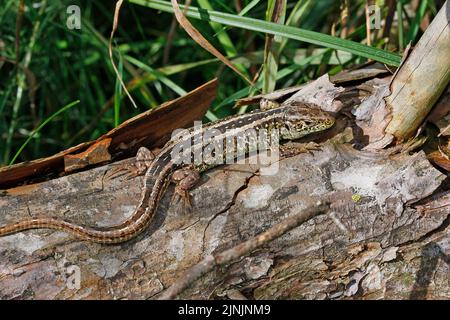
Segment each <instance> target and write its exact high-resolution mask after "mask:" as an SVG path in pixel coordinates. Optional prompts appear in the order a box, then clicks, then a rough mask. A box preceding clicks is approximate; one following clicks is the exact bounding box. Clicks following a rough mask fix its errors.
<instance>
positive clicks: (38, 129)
mask: <svg viewBox="0 0 450 320" xmlns="http://www.w3.org/2000/svg"><path fill="white" fill-rule="evenodd" d="M78 103H80V100H76V101H73V102H71V103H69V104H68V105H66V106H64V107H62V108H61V109H59V110H58V111H56V112H55V113H54V114H52V115H51V116H50V117H48V118H47V119H45V120H44V122H42V123H41V124H40V125H39V126H38V127H37V128H36V129H35V130H33V131H32V132H31V134H30V136H29V137H28V138H27V140H25V142H24V143H23V144H22V145H21V146H20V148H19V150H18V151H17V152H16V154H15V155H14V157H13V158H12V160H11V161H10V162H9V165H10V166H11V165H12V164H14V162H15V161H16V159H17V157H18V156H19V155H20V153H21V152H22V150H23V149H24V148H25V147H26V145H27V144H28V142H30V140H31V139H32V138H33V137H34V135H35V134H36V133H38V132H39V131H40V130H41V129H42V128H43V127H44V126H45V125H46V124H47V123H49V122H50V121H52V119H53V118H54V117H56V116H57V115H59V114H60V113H63V112H64V111H66V110H67V109H69V108H71V107H73V106H74V105H76V104H78Z"/></svg>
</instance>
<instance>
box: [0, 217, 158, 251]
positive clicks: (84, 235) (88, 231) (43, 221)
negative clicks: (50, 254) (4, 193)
mask: <svg viewBox="0 0 450 320" xmlns="http://www.w3.org/2000/svg"><path fill="white" fill-rule="evenodd" d="M143 218H144V219H138V220H137V221H134V223H131V224H121V225H119V226H115V227H112V228H109V229H107V230H101V229H94V228H88V227H84V226H80V225H77V224H74V223H71V222H68V221H65V220H60V219H54V218H33V219H26V220H23V221H19V222H16V223H12V224H9V225H6V226H2V227H0V237H2V236H6V235H10V234H14V233H17V232H20V231H25V230H30V229H53V230H62V231H65V232H69V233H71V234H73V235H75V236H77V237H78V238H80V239H82V240H88V241H92V242H97V243H104V244H108V243H111V244H112V243H120V242H124V241H127V240H129V239H131V238H132V237H134V236H136V235H137V234H138V233H140V232H142V231H143V230H144V229H145V228H146V227H147V225H148V223H149V222H150V220H151V215H147V216H145V217H143Z"/></svg>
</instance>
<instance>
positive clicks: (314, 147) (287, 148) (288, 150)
mask: <svg viewBox="0 0 450 320" xmlns="http://www.w3.org/2000/svg"><path fill="white" fill-rule="evenodd" d="M320 150H322V148H321V146H320V144H318V143H315V142H308V143H306V144H305V143H302V144H295V145H282V146H280V155H281V156H282V157H292V156H295V155H297V154H300V153H309V154H313V151H320Z"/></svg>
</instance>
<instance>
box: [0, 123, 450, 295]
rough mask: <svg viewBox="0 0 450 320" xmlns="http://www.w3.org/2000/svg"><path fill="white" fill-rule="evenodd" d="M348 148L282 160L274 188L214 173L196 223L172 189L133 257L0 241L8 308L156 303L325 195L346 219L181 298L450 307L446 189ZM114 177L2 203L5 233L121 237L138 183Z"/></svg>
mask: <svg viewBox="0 0 450 320" xmlns="http://www.w3.org/2000/svg"><path fill="white" fill-rule="evenodd" d="M348 134H349V133H348V132H344V134H341V135H338V136H336V137H335V138H333V139H331V140H329V141H327V142H325V143H324V144H323V145H322V150H321V151H316V152H314V154H312V155H311V154H304V153H303V154H299V155H296V156H294V157H289V158H285V159H281V160H280V162H279V172H278V173H277V174H276V175H273V176H259V175H257V174H256V173H257V168H256V167H254V166H248V167H246V168H243V167H242V165H239V171H236V170H232V169H233V168H232V167H229V166H228V167H222V168H217V169H214V170H211V171H208V172H207V173H206V174H204V175H203V176H202V180H201V182H200V184H199V186H198V187H197V188H195V189H194V190H193V191H192V196H193V205H194V210H193V212H191V213H183V210H180V207H179V205H177V204H175V203H173V202H172V201H171V197H172V192H173V189H169V191H168V192H167V193H166V195H165V196H164V198H163V199H162V203H161V206H160V208H159V210H158V212H157V215H156V219H155V221H153V223H152V224H151V226H150V227H149V229H148V230H147V231H146V232H145V233H144V234H142V235H141V236H139V237H138V238H137V239H135V240H132V241H130V242H128V243H124V244H121V245H110V246H107V245H98V244H91V243H87V242H81V241H77V240H74V239H73V237H71V236H69V235H67V234H66V233H64V232H54V231H48V230H34V231H27V232H23V233H19V234H15V235H11V236H7V237H3V238H0V298H2V299H12V298H22V299H30V298H31V299H67V298H70V299H88V298H100V299H119V298H132V299H150V298H157V297H158V295H159V294H161V293H162V292H163V290H164V289H165V288H167V287H168V286H169V285H170V284H172V283H173V282H174V281H176V279H178V278H180V277H183V275H184V274H185V272H186V270H187V269H188V268H189V267H191V266H192V265H194V264H196V263H197V262H198V261H200V260H201V259H202V258H203V257H205V256H206V255H208V254H212V253H217V252H220V251H223V250H224V249H227V248H229V247H232V246H234V245H236V244H238V243H240V242H242V241H243V240H246V239H248V238H250V237H252V236H254V235H256V234H258V233H260V232H262V231H264V230H266V229H268V228H269V227H271V226H273V225H275V224H276V223H278V222H280V221H282V220H283V219H285V218H286V217H287V216H289V215H291V214H293V213H295V212H296V211H299V210H301V209H302V208H304V207H306V206H309V205H311V204H314V203H315V202H316V201H317V200H318V199H322V198H323V197H325V196H326V195H328V196H330V195H331V196H332V197H333V196H334V198H335V199H339V198H340V199H343V201H342V204H341V205H340V206H339V208H338V209H335V210H333V211H332V212H330V213H329V214H327V215H323V216H318V217H316V218H314V219H312V220H311V221H309V222H307V223H306V224H304V225H301V226H300V227H298V228H296V229H294V230H292V231H291V232H289V233H287V234H285V235H283V236H282V237H280V238H278V239H276V240H274V241H272V242H270V243H268V244H267V245H265V246H263V247H261V248H259V249H258V250H256V251H255V252H253V253H252V254H251V255H250V256H247V257H243V258H242V259H240V260H238V261H234V262H233V263H231V264H230V265H228V266H227V267H224V268H217V269H215V270H213V271H212V272H210V273H208V274H207V275H205V276H204V277H202V278H200V279H199V280H198V281H196V282H195V283H194V284H193V285H192V286H191V287H190V288H188V290H186V291H185V292H183V293H182V295H181V297H184V298H202V299H206V298H214V297H223V296H228V297H231V298H233V297H236V295H238V297H242V296H245V297H248V298H256V299H261V298H277V299H281V298H288V299H297V298H308V299H323V298H329V299H346V298H400V299H404V298H429V299H436V298H450V283H449V281H450V280H449V277H448V275H449V271H450V264H449V261H450V258H449V254H450V242H449V239H450V238H449V230H450V229H449V221H450V194H449V192H448V180H445V175H444V174H442V173H441V172H439V171H438V170H436V169H435V168H433V167H432V166H431V165H430V163H429V162H428V160H427V159H426V157H425V155H424V153H423V152H418V153H414V154H412V155H408V154H398V155H396V156H391V157H385V156H382V155H375V154H374V153H369V152H365V151H356V150H355V149H353V148H352V147H351V146H350V145H349V144H348V143H344V141H348V139H349V137H348ZM125 161H132V159H130V160H125ZM236 166H238V165H236ZM111 167H115V165H114V166H113V165H108V166H104V167H99V168H96V169H92V170H89V171H85V172H81V173H76V174H72V175H69V176H65V177H62V178H59V179H54V180H50V181H46V182H42V183H39V184H35V185H29V186H23V187H17V188H14V189H9V190H7V191H5V192H4V194H3V195H2V198H1V199H0V202H1V211H0V223H1V224H4V223H8V222H12V221H16V220H17V219H19V218H26V217H29V216H37V215H53V216H58V217H62V218H65V219H70V220H72V221H75V222H79V223H84V224H89V225H96V226H108V225H113V224H117V223H118V222H119V221H122V220H124V219H125V218H126V217H127V216H128V215H129V214H131V212H132V211H133V209H134V207H135V206H136V205H137V202H138V201H139V194H140V191H141V187H142V179H141V178H135V179H133V180H127V179H121V178H117V179H105V175H106V174H107V172H108V170H110V169H111ZM234 169H236V168H234ZM245 171H247V172H245ZM445 190H446V191H445ZM431 195H433V196H431ZM417 201H419V202H417ZM78 268H79V269H78ZM78 270H79V272H80V273H79V274H80V276H81V278H80V279H81V282H80V287H79V288H77V286H76V285H77V283H76V281H74V280H76V279H74V275H75V274H76V273H77V271H78Z"/></svg>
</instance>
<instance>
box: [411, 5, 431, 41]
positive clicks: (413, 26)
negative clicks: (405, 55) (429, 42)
mask: <svg viewBox="0 0 450 320" xmlns="http://www.w3.org/2000/svg"><path fill="white" fill-rule="evenodd" d="M427 7H428V0H422V1H421V2H420V6H419V9H418V10H417V13H416V16H415V17H414V20H413V21H412V23H411V27H410V29H409V32H408V35H407V37H406V42H407V43H409V42H413V41H414V40H415V39H416V37H417V33H418V32H419V28H420V22H421V21H422V19H423V17H424V16H425V12H426V11H427Z"/></svg>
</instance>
